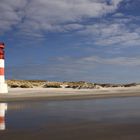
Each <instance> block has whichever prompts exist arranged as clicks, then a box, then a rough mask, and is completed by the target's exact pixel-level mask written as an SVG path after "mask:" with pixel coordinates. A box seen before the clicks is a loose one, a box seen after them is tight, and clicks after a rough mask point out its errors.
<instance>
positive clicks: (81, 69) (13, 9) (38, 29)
mask: <svg viewBox="0 0 140 140" xmlns="http://www.w3.org/2000/svg"><path fill="white" fill-rule="evenodd" d="M0 20H1V22H0V31H1V32H0V41H4V42H5V44H6V78H7V79H45V80H51V81H54V80H55V81H80V80H85V81H90V82H100V83H103V82H105V83H111V82H112V83H129V82H140V27H139V25H140V1H139V0H51V1H50V0H0Z"/></svg>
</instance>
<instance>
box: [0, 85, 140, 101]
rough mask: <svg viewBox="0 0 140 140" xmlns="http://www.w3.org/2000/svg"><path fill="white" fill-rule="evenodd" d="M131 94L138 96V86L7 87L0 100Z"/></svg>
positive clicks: (121, 95) (80, 97) (139, 91)
mask: <svg viewBox="0 0 140 140" xmlns="http://www.w3.org/2000/svg"><path fill="white" fill-rule="evenodd" d="M133 96H140V86H136V87H129V88H123V87H120V88H102V89H62V88H60V89H55V88H50V89H49V88H31V89H20V88H15V89H9V93H8V94H0V102H9V101H25V100H74V99H93V98H112V97H133Z"/></svg>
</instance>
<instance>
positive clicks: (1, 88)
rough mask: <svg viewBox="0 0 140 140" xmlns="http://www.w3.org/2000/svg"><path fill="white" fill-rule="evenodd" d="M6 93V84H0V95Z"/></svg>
mask: <svg viewBox="0 0 140 140" xmlns="http://www.w3.org/2000/svg"><path fill="white" fill-rule="evenodd" d="M4 93H8V86H7V83H1V82H0V94H4Z"/></svg>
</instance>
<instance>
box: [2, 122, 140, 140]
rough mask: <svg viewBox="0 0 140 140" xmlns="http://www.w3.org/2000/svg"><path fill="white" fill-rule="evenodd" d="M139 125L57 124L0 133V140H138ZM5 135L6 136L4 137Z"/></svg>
mask: <svg viewBox="0 0 140 140" xmlns="http://www.w3.org/2000/svg"><path fill="white" fill-rule="evenodd" d="M139 132H140V124H115V125H114V124H109V123H94V122H87V123H80V124H59V125H58V124H57V125H55V124H54V125H51V126H47V129H45V127H44V128H42V129H40V130H36V131H32V130H30V131H10V132H8V130H7V131H6V132H3V133H0V139H1V140H10V139H12V140H28V139H30V140H45V139H47V140H118V139H119V140H133V139H134V140H140V134H139ZM5 133H6V135H5Z"/></svg>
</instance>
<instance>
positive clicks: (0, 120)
mask: <svg viewBox="0 0 140 140" xmlns="http://www.w3.org/2000/svg"><path fill="white" fill-rule="evenodd" d="M6 111H7V103H0V131H1V130H5V129H6V127H5V113H6Z"/></svg>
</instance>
